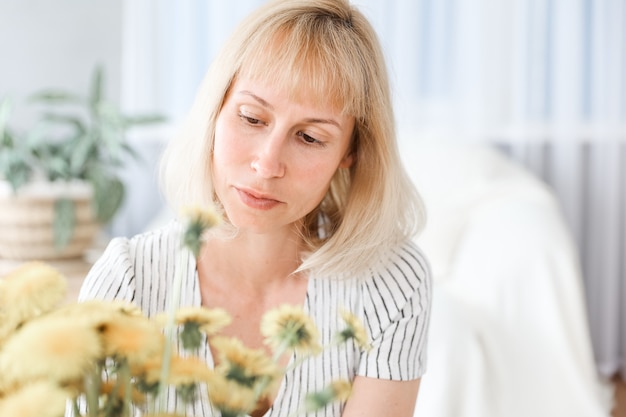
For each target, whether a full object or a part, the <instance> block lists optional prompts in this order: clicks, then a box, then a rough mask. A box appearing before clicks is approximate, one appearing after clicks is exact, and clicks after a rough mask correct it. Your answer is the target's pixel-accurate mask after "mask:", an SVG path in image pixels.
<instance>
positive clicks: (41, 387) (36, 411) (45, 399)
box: [0, 381, 69, 417]
mask: <svg viewBox="0 0 626 417" xmlns="http://www.w3.org/2000/svg"><path fill="white" fill-rule="evenodd" d="M67 398H69V394H68V392H67V391H65V390H63V389H62V388H60V387H59V386H57V385H55V384H52V383H50V382H48V381H39V382H35V383H33V384H30V385H26V386H24V387H22V388H20V389H19V390H17V391H15V392H13V393H12V394H10V395H9V396H7V397H5V398H3V399H0V416H7V417H9V416H11V417H18V416H19V417H59V416H62V415H63V414H64V413H65V404H66V399H67Z"/></svg>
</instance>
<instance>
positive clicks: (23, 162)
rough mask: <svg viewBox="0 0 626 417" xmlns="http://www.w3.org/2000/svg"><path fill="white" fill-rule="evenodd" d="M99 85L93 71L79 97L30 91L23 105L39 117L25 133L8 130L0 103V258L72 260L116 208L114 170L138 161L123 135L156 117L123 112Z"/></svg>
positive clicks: (120, 190)
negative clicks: (33, 107) (31, 106)
mask: <svg viewBox="0 0 626 417" xmlns="http://www.w3.org/2000/svg"><path fill="white" fill-rule="evenodd" d="M103 86H104V75H103V71H102V68H101V67H96V69H95V70H94V72H93V75H92V80H91V86H90V91H89V93H88V94H87V95H86V96H79V95H76V94H73V93H70V92H67V91H60V90H46V91H41V92H39V93H36V94H35V95H33V96H32V97H31V98H30V100H29V101H30V102H31V103H32V104H35V105H37V106H38V107H39V109H40V112H39V113H38V114H39V117H38V121H37V123H35V124H34V126H33V128H32V129H29V131H28V132H27V133H19V132H16V131H13V130H12V129H11V128H10V127H9V125H8V118H9V114H10V111H11V105H10V103H9V102H8V101H7V100H5V101H4V102H3V103H2V104H1V105H0V179H2V180H3V183H2V184H0V228H2V230H3V232H2V236H3V237H2V238H0V257H2V258H10V259H19V260H24V259H55V258H68V257H75V256H79V255H80V254H82V253H83V252H84V251H85V250H86V249H87V248H88V247H89V246H90V245H91V244H92V241H93V237H94V236H95V234H96V233H97V231H98V230H99V228H100V227H101V226H102V225H104V224H107V223H108V222H109V221H110V220H111V219H112V218H113V216H114V215H115V213H116V212H117V210H118V209H119V207H120V205H121V204H122V201H123V198H124V184H123V183H122V181H121V179H120V178H119V176H118V170H119V168H120V167H122V166H123V164H124V162H125V161H126V160H127V158H128V157H129V156H134V157H136V156H137V155H136V154H135V152H134V151H133V149H132V148H131V146H130V145H129V144H128V142H127V137H126V133H127V131H128V129H129V128H131V127H134V126H137V125H143V124H149V123H156V122H159V121H162V120H163V118H162V117H161V116H158V115H141V116H128V115H125V114H123V113H122V112H121V111H120V110H119V108H118V107H117V106H115V105H114V104H112V103H111V102H109V101H107V100H106V99H105V97H104V88H103Z"/></svg>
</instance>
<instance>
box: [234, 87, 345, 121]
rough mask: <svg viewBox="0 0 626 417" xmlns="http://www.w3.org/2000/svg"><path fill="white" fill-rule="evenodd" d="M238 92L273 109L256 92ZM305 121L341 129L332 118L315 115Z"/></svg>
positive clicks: (272, 107)
mask: <svg viewBox="0 0 626 417" xmlns="http://www.w3.org/2000/svg"><path fill="white" fill-rule="evenodd" d="M239 94H243V95H246V96H250V97H252V98H253V99H255V100H256V101H257V102H258V103H259V104H260V105H261V106H263V107H265V108H267V109H270V110H274V106H272V105H271V104H270V103H268V102H267V101H266V100H264V99H263V98H261V97H259V96H257V95H256V94H254V93H253V92H252V91H248V90H241V91H240V92H239ZM305 122H307V123H322V124H329V125H334V126H336V127H338V128H339V129H341V125H340V124H339V122H337V121H336V120H334V119H320V118H317V117H312V118H309V119H306V120H305Z"/></svg>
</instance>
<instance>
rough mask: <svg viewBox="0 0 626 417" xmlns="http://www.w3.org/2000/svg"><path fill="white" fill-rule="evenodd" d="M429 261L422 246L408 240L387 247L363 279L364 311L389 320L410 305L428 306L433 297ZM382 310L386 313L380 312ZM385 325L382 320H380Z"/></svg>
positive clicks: (379, 318) (380, 318)
mask: <svg viewBox="0 0 626 417" xmlns="http://www.w3.org/2000/svg"><path fill="white" fill-rule="evenodd" d="M431 280H432V278H431V273H430V265H429V263H428V260H427V259H426V257H425V256H424V253H423V252H422V250H421V249H420V248H419V247H418V246H417V245H416V244H415V243H414V242H411V241H407V242H403V243H402V244H399V245H397V246H395V247H393V248H392V249H390V250H389V251H388V252H386V254H385V255H384V256H383V257H382V260H381V261H380V263H379V264H378V265H377V266H376V267H375V268H372V269H371V271H370V273H369V274H368V275H366V276H365V277H363V279H362V284H361V288H362V295H363V299H364V308H365V309H366V313H367V312H368V311H369V312H370V313H371V314H372V316H376V317H377V318H378V320H381V321H383V322H384V321H389V322H392V321H394V320H395V318H397V317H398V316H400V315H402V314H404V313H402V312H403V310H406V308H413V307H409V306H411V305H412V306H415V305H420V306H422V307H423V308H427V307H428V306H429V305H430V300H431V298H432V282H431ZM382 311H385V312H386V314H384V316H385V317H382V316H381V312H382ZM380 324H381V325H382V326H384V323H382V322H381V323H380Z"/></svg>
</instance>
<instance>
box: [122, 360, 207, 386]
mask: <svg viewBox="0 0 626 417" xmlns="http://www.w3.org/2000/svg"><path fill="white" fill-rule="evenodd" d="M161 365H162V362H161V358H158V359H156V358H155V360H151V361H148V362H146V363H145V366H144V367H143V369H139V368H137V369H134V370H133V374H135V375H140V376H141V377H142V378H143V380H144V381H145V382H147V383H148V384H154V383H156V382H158V381H159V379H160V378H161ZM212 374H213V371H211V369H209V367H208V366H207V365H206V363H204V362H203V361H202V360H201V359H199V358H197V357H195V356H192V357H182V356H172V359H171V362H170V372H169V376H168V381H167V383H168V384H171V385H177V386H178V385H189V384H193V383H195V382H206V381H207V380H209V379H210V378H211V376H212Z"/></svg>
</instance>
